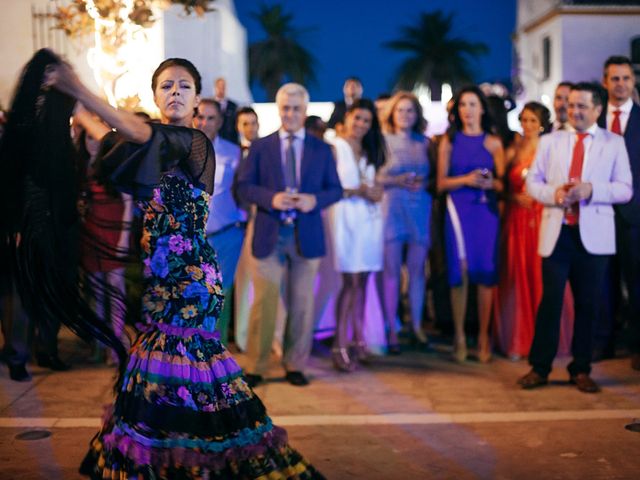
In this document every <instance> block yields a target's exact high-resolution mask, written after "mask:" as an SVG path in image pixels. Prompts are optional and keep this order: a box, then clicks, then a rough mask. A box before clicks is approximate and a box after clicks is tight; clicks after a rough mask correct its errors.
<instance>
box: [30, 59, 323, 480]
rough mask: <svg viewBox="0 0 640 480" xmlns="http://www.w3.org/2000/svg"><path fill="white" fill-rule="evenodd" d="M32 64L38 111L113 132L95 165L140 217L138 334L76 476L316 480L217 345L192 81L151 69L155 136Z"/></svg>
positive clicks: (214, 273)
mask: <svg viewBox="0 0 640 480" xmlns="http://www.w3.org/2000/svg"><path fill="white" fill-rule="evenodd" d="M39 55H40V57H38V60H39V61H42V59H43V57H44V61H45V63H46V64H47V67H46V70H45V73H44V82H43V87H44V88H43V89H42V93H41V94H39V95H38V101H39V102H41V103H42V104H43V105H44V106H45V107H44V108H45V109H46V102H47V98H48V96H49V95H50V93H49V92H52V94H57V95H60V93H59V92H62V94H64V96H67V98H68V97H71V98H73V99H75V100H77V101H79V102H81V103H82V104H83V105H84V106H85V107H86V108H87V109H89V110H90V111H93V112H95V113H96V114H97V115H98V116H99V117H100V118H102V119H103V120H104V121H105V122H107V123H108V124H109V125H110V126H112V127H113V128H115V129H116V130H117V132H118V133H117V134H115V133H114V134H108V136H107V137H110V138H109V139H110V140H111V141H110V142H109V148H104V149H103V153H104V150H108V151H107V153H106V155H104V156H103V158H102V159H99V161H101V162H102V165H103V167H104V169H105V171H109V174H108V176H109V179H110V180H111V181H112V182H113V183H114V185H115V186H116V187H117V188H119V189H120V190H122V191H125V192H127V193H130V194H132V195H133V197H134V198H135V199H136V200H137V201H138V207H139V209H140V211H141V215H142V238H141V240H140V247H141V256H142V260H143V275H144V293H143V305H142V310H143V320H144V327H142V329H141V332H140V334H139V336H138V338H137V339H136V341H135V342H134V344H133V346H132V347H131V349H130V351H129V356H128V361H127V362H126V363H124V364H123V366H122V372H121V378H120V381H119V382H118V384H117V396H116V399H115V402H114V405H113V408H112V409H111V411H110V412H108V415H107V417H106V420H105V422H104V424H103V427H102V429H101V431H100V432H99V433H98V434H97V435H96V436H95V438H94V439H93V441H92V442H91V446H90V451H89V453H88V454H87V457H86V458H85V461H84V462H83V465H82V467H81V472H82V473H83V474H85V475H88V476H90V477H91V478H95V479H102V478H136V479H190V478H198V479H200V478H202V479H204V478H207V479H230V478H239V479H257V478H283V479H307V478H323V477H322V476H321V475H320V474H319V473H318V472H317V471H316V470H315V469H314V468H313V467H312V466H311V465H309V464H308V463H307V461H306V460H305V459H304V458H303V457H302V456H301V455H300V454H299V453H298V452H296V451H295V450H293V449H291V448H290V447H289V446H288V442H287V438H286V432H285V431H284V430H283V429H281V428H278V427H276V426H274V425H273V424H272V422H271V419H270V418H269V416H268V415H267V414H266V410H265V407H264V405H263V404H262V402H261V401H260V399H259V398H258V397H257V396H256V395H255V394H254V393H253V391H252V390H251V388H249V386H248V385H247V383H246V382H245V380H244V378H243V375H242V370H241V369H240V367H239V366H238V365H237V363H236V362H235V361H234V359H233V358H232V357H231V355H230V354H229V352H228V351H227V350H226V349H225V347H224V346H223V345H222V344H221V343H220V341H219V339H218V334H217V332H216V321H217V319H218V316H219V314H220V310H221V307H222V303H223V300H224V299H223V295H222V287H221V277H220V273H219V269H218V265H217V261H216V258H215V252H214V251H213V249H212V248H211V247H210V245H209V244H208V243H207V240H206V236H205V225H206V222H207V215H208V202H209V197H210V195H211V193H212V190H213V181H214V173H215V172H214V171H215V161H214V153H213V149H212V146H211V143H210V142H209V140H208V139H207V137H206V136H205V135H204V134H203V133H202V132H200V131H197V130H193V129H191V128H188V127H190V126H191V120H192V117H193V112H194V108H195V107H196V105H197V103H198V101H199V95H200V87H201V80H200V75H199V73H198V71H197V70H196V69H195V67H194V66H193V65H192V64H191V63H190V62H189V61H187V60H184V59H169V60H166V61H165V62H163V63H162V64H160V66H159V67H158V69H157V70H156V72H155V73H154V75H153V78H152V88H153V92H154V98H155V102H156V104H157V105H158V107H159V109H160V112H161V117H162V124H148V123H145V122H144V121H143V120H142V119H140V118H139V117H137V116H135V115H133V114H130V113H128V112H124V111H118V110H115V109H113V108H111V107H110V106H109V105H108V104H107V103H106V102H104V101H103V100H101V99H100V98H98V97H96V96H95V95H93V94H92V93H91V92H90V91H89V90H88V89H87V88H86V87H85V86H84V85H83V84H82V83H81V82H80V80H79V79H78V77H77V76H76V74H75V73H74V72H73V70H72V69H71V68H70V67H69V66H68V65H66V64H64V63H62V62H61V61H60V60H59V59H58V58H57V57H56V56H55V55H53V54H52V53H51V52H46V51H45V54H41V52H39ZM28 68H29V67H28ZM36 103H37V102H36ZM38 108H40V109H42V107H37V108H36V110H38ZM53 114H54V115H55V112H53ZM66 122H67V123H66V125H67V127H66V128H67V132H68V117H67V119H66ZM63 124H64V123H63ZM114 136H115V137H114ZM106 140H107V139H105V141H103V143H107V141H106ZM36 220H37V219H36ZM26 231H27V230H25V232H26ZM23 240H24V239H23ZM29 241H31V240H30V239H29ZM54 289H55V287H54ZM55 300H56V297H55V296H54V297H53V298H51V299H47V298H45V299H44V301H47V302H50V301H55ZM59 307H60V310H61V309H62V308H63V307H64V306H59ZM70 322H73V320H71V321H70ZM80 323H82V321H80V322H77V323H76V324H74V325H73V326H74V327H78V326H79V324H80ZM105 328H107V327H102V328H100V327H99V326H98V325H97V324H96V325H94V326H92V327H90V328H88V331H89V332H92V331H93V330H100V331H101V332H102V334H101V339H102V340H103V341H107V342H110V343H111V344H112V345H117V346H119V347H120V348H119V349H120V352H121V353H122V348H121V345H119V344H118V340H117V337H115V336H114V335H113V332H108V331H106V330H105ZM80 330H81V331H82V328H80ZM86 331H87V330H85V333H86Z"/></svg>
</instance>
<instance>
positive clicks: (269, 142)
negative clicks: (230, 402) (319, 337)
mask: <svg viewBox="0 0 640 480" xmlns="http://www.w3.org/2000/svg"><path fill="white" fill-rule="evenodd" d="M308 103H309V94H308V93H307V90H306V89H305V88H304V87H303V86H302V85H298V84H295V83H287V84H285V85H283V86H282V87H281V88H280V90H278V93H277V94H276V104H277V106H278V112H279V114H280V119H281V121H282V126H281V127H280V129H279V130H278V131H277V132H274V133H272V134H271V135H269V136H267V137H264V138H261V139H259V140H256V141H255V142H254V143H252V144H251V148H250V150H249V156H248V157H247V158H246V159H245V160H244V161H243V162H242V163H241V165H240V168H239V170H238V177H237V183H236V194H237V196H238V198H239V199H240V201H241V202H242V203H252V204H255V205H256V206H257V215H256V218H255V224H254V235H253V241H252V253H253V257H254V261H253V269H254V271H253V285H254V301H253V305H252V306H251V313H250V315H249V333H248V343H247V357H248V366H247V368H246V371H247V374H246V378H247V381H248V383H249V385H251V386H252V387H253V386H255V385H257V384H258V383H260V382H261V381H262V380H263V377H262V375H263V374H264V373H266V370H267V367H268V362H269V354H270V352H271V345H272V342H273V337H274V332H275V323H276V313H277V305H278V297H279V295H280V284H281V282H282V280H283V276H284V274H285V271H286V273H287V277H288V284H289V289H288V292H287V298H286V299H285V302H286V304H287V310H288V312H289V316H288V319H287V325H286V330H285V338H284V346H283V364H284V368H285V371H286V379H287V381H289V383H291V384H292V385H297V386H303V385H307V384H308V383H309V382H308V380H307V378H306V377H305V375H304V368H305V365H306V362H307V359H308V358H309V354H310V353H311V344H312V341H313V321H314V318H313V294H314V280H315V277H316V273H317V270H318V265H319V263H320V258H321V257H322V256H324V254H325V242H324V232H323V227H322V218H321V216H320V212H321V211H322V209H324V208H326V207H328V206H329V205H331V204H332V203H334V202H336V201H338V200H339V199H340V198H341V197H342V187H341V186H340V179H339V177H338V173H337V172H336V165H335V160H334V158H333V154H332V153H331V149H330V148H329V146H328V145H327V144H325V143H324V142H322V141H320V140H318V139H317V138H314V137H313V136H311V135H308V134H306V132H305V129H304V120H305V117H306V110H307V104H308Z"/></svg>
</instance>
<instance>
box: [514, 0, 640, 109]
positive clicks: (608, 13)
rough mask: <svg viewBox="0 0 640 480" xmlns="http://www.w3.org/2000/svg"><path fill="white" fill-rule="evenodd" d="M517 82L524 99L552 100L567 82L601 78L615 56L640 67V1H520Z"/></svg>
mask: <svg viewBox="0 0 640 480" xmlns="http://www.w3.org/2000/svg"><path fill="white" fill-rule="evenodd" d="M517 8H518V10H517V20H516V23H517V25H516V32H515V34H514V48H515V62H514V63H515V65H514V70H515V71H514V75H515V79H514V80H515V82H514V84H515V85H520V86H521V88H522V91H521V92H520V94H519V97H518V100H519V101H530V100H538V101H542V102H544V103H546V104H547V105H550V102H551V99H552V98H553V92H554V89H555V87H556V85H557V84H558V83H559V82H561V81H570V82H577V81H600V80H601V78H602V66H603V64H604V62H605V60H606V59H607V58H608V57H609V56H611V55H625V56H628V57H631V58H632V61H633V62H634V64H636V66H637V67H640V1H638V0H603V1H589V0H518V6H517Z"/></svg>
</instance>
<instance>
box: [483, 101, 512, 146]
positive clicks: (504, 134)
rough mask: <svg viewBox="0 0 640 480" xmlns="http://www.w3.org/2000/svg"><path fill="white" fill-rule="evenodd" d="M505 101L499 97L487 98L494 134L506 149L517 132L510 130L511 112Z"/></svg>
mask: <svg viewBox="0 0 640 480" xmlns="http://www.w3.org/2000/svg"><path fill="white" fill-rule="evenodd" d="M505 101H506V100H505V99H504V98H502V97H499V96H498V95H489V96H488V97H487V106H488V107H489V115H490V117H491V120H492V121H493V133H495V134H496V135H497V136H498V137H500V140H502V146H503V147H504V148H507V147H509V146H510V145H511V144H512V143H513V141H514V139H515V137H516V132H514V131H513V130H511V128H509V117H508V114H509V110H508V109H507V106H506V105H505Z"/></svg>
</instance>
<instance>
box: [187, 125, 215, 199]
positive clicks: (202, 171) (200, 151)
mask: <svg viewBox="0 0 640 480" xmlns="http://www.w3.org/2000/svg"><path fill="white" fill-rule="evenodd" d="M192 132H193V134H192V137H191V152H190V153H189V157H188V158H187V159H186V162H185V163H186V164H185V165H184V167H183V168H184V169H185V170H186V172H185V173H187V175H188V176H189V177H190V179H191V182H192V183H193V184H194V185H195V186H197V187H198V188H201V189H202V190H204V191H206V192H207V193H209V194H212V193H213V180H214V176H215V172H216V157H215V153H214V151H213V146H212V145H211V140H209V139H208V138H207V136H206V135H205V134H204V133H202V132H201V131H199V130H193V131H192Z"/></svg>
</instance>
